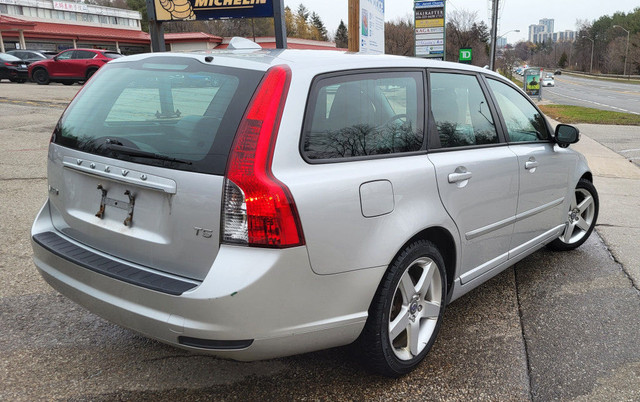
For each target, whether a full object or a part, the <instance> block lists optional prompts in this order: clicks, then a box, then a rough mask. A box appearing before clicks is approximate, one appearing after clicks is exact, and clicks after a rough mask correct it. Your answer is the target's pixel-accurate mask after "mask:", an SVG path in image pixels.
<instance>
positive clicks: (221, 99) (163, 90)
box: [53, 56, 263, 175]
mask: <svg viewBox="0 0 640 402" xmlns="http://www.w3.org/2000/svg"><path fill="white" fill-rule="evenodd" d="M262 75H263V73H262V72H260V71H251V70H242V69H232V68H228V67H219V66H211V65H205V64H203V63H200V62H198V61H197V60H193V59H189V58H182V57H166V56H160V57H151V58H147V59H145V60H143V61H137V62H129V63H114V64H108V65H105V66H104V67H102V69H101V70H100V71H99V72H98V73H97V74H96V76H95V78H93V79H92V80H91V81H90V82H89V83H88V84H87V87H86V88H84V89H83V90H82V92H81V93H80V94H79V95H78V96H77V97H76V99H74V101H73V102H72V103H71V105H70V106H69V108H68V109H67V111H66V112H65V113H64V115H63V116H62V118H61V119H60V122H59V123H58V125H57V127H56V129H55V131H54V135H53V142H54V143H56V144H60V145H62V146H66V147H70V148H73V149H77V150H80V151H84V152H90V153H94V154H98V155H104V156H108V157H112V158H117V159H122V160H127V161H133V162H137V163H142V164H149V165H156V166H162V167H167V168H174V169H179V170H189V171H197V172H202V173H212V174H220V175H222V174H224V170H225V167H226V161H227V154H228V153H229V148H230V147H231V143H232V142H233V137H234V135H235V132H236V130H237V128H238V125H239V123H240V120H241V119H242V116H243V114H244V111H245V109H246V107H247V104H248V103H249V100H250V98H251V95H252V94H253V92H254V90H255V88H256V87H257V85H258V82H259V80H260V79H261V77H262ZM114 145H115V146H114Z"/></svg>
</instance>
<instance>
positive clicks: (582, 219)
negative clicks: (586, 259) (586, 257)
mask: <svg viewBox="0 0 640 402" xmlns="http://www.w3.org/2000/svg"><path fill="white" fill-rule="evenodd" d="M599 208H600V202H599V200H598V192H597V191H596V188H595V187H594V185H593V184H592V183H591V182H590V181H588V180H585V179H580V181H579V182H578V185H577V186H576V188H575V190H574V192H573V197H572V200H571V204H570V206H569V212H568V215H567V221H566V227H565V229H564V231H563V232H562V234H561V235H560V237H558V238H557V239H555V240H554V241H552V242H551V243H549V245H548V248H550V249H551V250H555V251H568V250H573V249H576V248H578V247H580V246H581V245H582V243H584V242H585V241H587V239H588V238H589V236H590V235H591V232H593V228H594V227H595V226H596V221H597V220H598V210H599Z"/></svg>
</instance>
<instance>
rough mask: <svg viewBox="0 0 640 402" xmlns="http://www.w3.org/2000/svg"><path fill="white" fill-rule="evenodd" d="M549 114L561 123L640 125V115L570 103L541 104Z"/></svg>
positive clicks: (542, 108) (544, 111)
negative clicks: (571, 104)
mask: <svg viewBox="0 0 640 402" xmlns="http://www.w3.org/2000/svg"><path fill="white" fill-rule="evenodd" d="M539 107H540V110H542V112H543V113H544V114H546V115H547V116H549V117H551V118H552V119H555V120H557V121H559V122H561V123H568V124H576V123H587V124H609V125H625V126H640V115H637V114H631V113H622V112H612V111H609V110H600V109H593V108H589V107H582V106H570V105H539Z"/></svg>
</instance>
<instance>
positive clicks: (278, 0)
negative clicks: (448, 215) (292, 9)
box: [273, 0, 287, 49]
mask: <svg viewBox="0 0 640 402" xmlns="http://www.w3.org/2000/svg"><path fill="white" fill-rule="evenodd" d="M273 27H274V29H275V32H276V49H286V48H287V24H286V23H285V20H284V0H275V1H274V2H273Z"/></svg>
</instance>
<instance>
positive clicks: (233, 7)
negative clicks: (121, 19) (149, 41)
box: [153, 0, 273, 21]
mask: <svg viewBox="0 0 640 402" xmlns="http://www.w3.org/2000/svg"><path fill="white" fill-rule="evenodd" d="M153 1H154V5H155V12H156V20H157V21H172V20H209V19H220V18H262V17H273V0H153Z"/></svg>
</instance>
